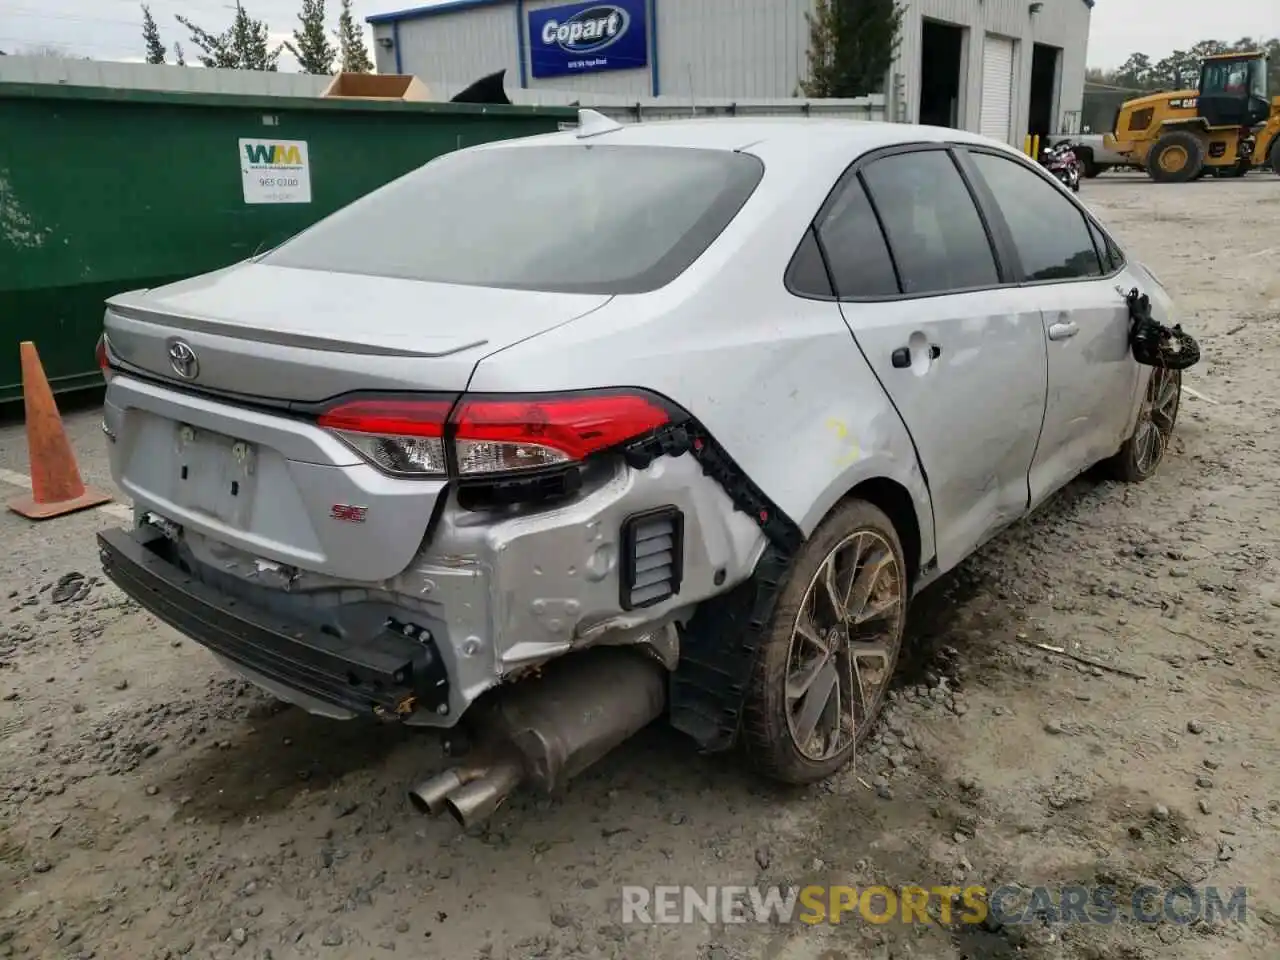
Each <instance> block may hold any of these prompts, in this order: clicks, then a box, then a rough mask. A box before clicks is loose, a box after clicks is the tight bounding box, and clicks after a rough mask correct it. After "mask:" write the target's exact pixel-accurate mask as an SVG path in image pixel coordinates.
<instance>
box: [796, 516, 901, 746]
mask: <svg viewBox="0 0 1280 960" xmlns="http://www.w3.org/2000/svg"><path fill="white" fill-rule="evenodd" d="M906 605H907V597H906V578H905V577H904V576H903V571H902V569H901V567H900V565H899V563H898V560H897V558H896V556H895V554H894V551H893V548H892V547H891V546H890V545H889V543H888V541H887V540H885V538H884V537H883V536H882V535H880V534H879V533H877V532H875V531H872V530H861V531H858V532H856V533H853V534H850V535H849V536H848V537H845V538H844V539H843V540H841V541H840V543H838V544H837V545H836V546H835V548H834V549H832V550H831V552H830V553H829V554H827V557H826V559H825V560H824V561H823V562H822V563H821V564H820V565H819V567H818V570H817V573H815V574H814V576H813V579H812V580H810V582H809V586H808V589H807V590H806V591H805V595H804V599H803V601H802V602H801V604H800V608H799V611H798V612H797V614H796V618H795V622H794V624H793V626H792V631H791V641H790V645H789V647H788V650H787V670H786V711H787V726H788V729H789V731H790V733H791V739H792V742H793V743H794V744H795V747H796V749H797V750H798V751H799V752H800V754H801V755H802V756H804V757H805V758H806V759H808V760H812V761H816V762H821V761H824V760H828V759H830V758H831V757H833V756H836V755H837V754H839V753H841V752H842V751H844V750H845V749H847V748H848V747H849V745H850V744H851V743H856V742H857V741H859V740H860V739H861V738H862V736H863V734H864V733H865V732H866V728H867V727H868V726H869V725H870V721H871V719H872V718H874V717H875V715H876V713H877V711H878V710H879V706H880V702H881V701H882V700H883V698H884V694H885V691H886V690H887V689H888V685H889V680H890V677H891V676H892V674H893V667H894V664H895V662H896V661H897V655H898V648H899V646H900V645H901V643H902V624H903V617H904V616H905V613H906Z"/></svg>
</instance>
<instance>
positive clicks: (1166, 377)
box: [1105, 367, 1182, 483]
mask: <svg viewBox="0 0 1280 960" xmlns="http://www.w3.org/2000/svg"><path fill="white" fill-rule="evenodd" d="M1181 405H1182V371H1181V370H1165V369H1163V368H1161V367H1155V368H1153V369H1152V371H1151V378H1150V379H1149V380H1148V381H1147V390H1146V393H1145V394H1144V395H1143V398H1142V409H1141V410H1140V411H1139V413H1138V422H1137V424H1136V425H1135V426H1134V428H1133V434H1132V435H1131V436H1130V437H1129V439H1128V440H1126V441H1125V442H1124V445H1123V446H1121V447H1120V451H1119V452H1118V453H1117V454H1116V455H1115V456H1113V457H1112V458H1111V459H1110V460H1108V461H1107V462H1106V464H1105V466H1106V470H1107V472H1108V473H1109V474H1110V475H1111V476H1112V477H1114V478H1115V479H1116V480H1122V481H1124V482H1125V483H1142V482H1143V481H1146V480H1150V479H1151V478H1152V477H1154V476H1155V475H1156V471H1157V470H1159V469H1160V464H1161V463H1162V462H1164V457H1165V454H1166V453H1167V452H1168V450H1169V443H1170V441H1171V439H1172V438H1173V430H1174V427H1175V426H1177V423H1178V409H1179V407H1180V406H1181Z"/></svg>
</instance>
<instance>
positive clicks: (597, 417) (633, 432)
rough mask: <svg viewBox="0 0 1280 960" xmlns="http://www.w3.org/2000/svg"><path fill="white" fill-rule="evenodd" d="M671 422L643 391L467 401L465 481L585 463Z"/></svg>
mask: <svg viewBox="0 0 1280 960" xmlns="http://www.w3.org/2000/svg"><path fill="white" fill-rule="evenodd" d="M670 421H671V417H670V415H669V414H668V412H667V408H666V406H665V405H663V404H662V403H661V402H659V401H658V400H657V399H656V398H653V397H648V396H646V395H644V394H640V393H602V394H580V395H577V396H561V397H538V398H516V399H512V398H475V399H472V398H467V397H464V398H463V399H462V402H461V403H460V404H458V408H457V410H456V411H455V412H454V415H453V418H452V422H453V425H454V442H455V443H456V444H457V454H458V473H459V474H460V475H461V476H463V477H470V476H477V475H481V476H482V475H485V474H495V473H509V472H511V471H516V470H536V469H539V468H541V467H554V466H559V465H561V464H566V463H573V462H577V461H581V460H585V459H586V458H587V457H589V456H591V454H593V453H596V452H598V451H600V450H607V449H609V448H610V447H616V446H617V445H618V444H620V443H625V442H626V441H628V440H634V439H635V438H636V437H640V436H644V435H645V434H648V433H652V432H653V431H654V430H656V429H658V428H659V427H662V426H665V425H666V424H667V423H669V422H670Z"/></svg>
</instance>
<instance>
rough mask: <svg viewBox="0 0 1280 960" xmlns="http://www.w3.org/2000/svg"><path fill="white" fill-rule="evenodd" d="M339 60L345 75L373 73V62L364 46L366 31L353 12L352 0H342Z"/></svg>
mask: <svg viewBox="0 0 1280 960" xmlns="http://www.w3.org/2000/svg"><path fill="white" fill-rule="evenodd" d="M334 36H336V37H337V38H338V60H339V61H340V62H341V69H342V72H343V73H373V60H372V59H370V57H369V50H368V48H367V47H365V45H364V30H363V28H361V26H360V25H359V24H358V23H356V18H355V15H354V14H353V13H352V12H351V0H342V13H340V14H339V15H338V29H337V30H335V31H334Z"/></svg>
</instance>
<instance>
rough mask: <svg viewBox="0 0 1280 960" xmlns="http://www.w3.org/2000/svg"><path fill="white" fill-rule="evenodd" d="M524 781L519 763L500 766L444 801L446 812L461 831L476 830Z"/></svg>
mask: <svg viewBox="0 0 1280 960" xmlns="http://www.w3.org/2000/svg"><path fill="white" fill-rule="evenodd" d="M523 780H524V767H523V766H522V765H521V763H520V761H519V760H514V759H513V760H508V761H506V762H504V763H499V764H498V765H497V766H495V767H494V768H493V769H492V770H490V771H489V772H488V773H486V774H485V775H484V776H483V777H481V778H480V779H479V780H472V781H471V782H470V783H468V784H465V785H464V786H462V787H459V788H458V789H457V790H455V791H453V793H451V794H449V795H448V796H447V797H446V798H445V801H444V802H445V809H446V810H448V811H449V816H451V817H453V819H454V820H457V821H458V825H459V826H461V827H464V828H465V827H471V826H475V825H476V824H477V823H479V822H480V821H482V820H488V819H489V818H490V817H491V816H493V815H494V814H495V813H497V812H498V807H500V806H502V801H504V800H506V799H507V797H509V796H510V795H511V792H512V791H513V790H515V788H516V787H518V786H520V784H521V782H522V781H523Z"/></svg>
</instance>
